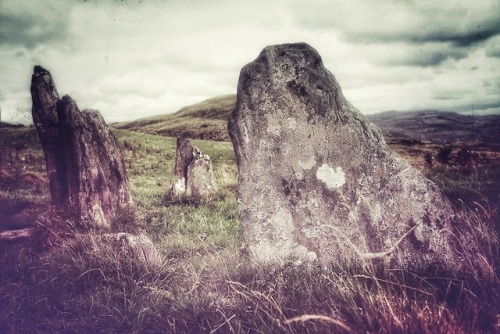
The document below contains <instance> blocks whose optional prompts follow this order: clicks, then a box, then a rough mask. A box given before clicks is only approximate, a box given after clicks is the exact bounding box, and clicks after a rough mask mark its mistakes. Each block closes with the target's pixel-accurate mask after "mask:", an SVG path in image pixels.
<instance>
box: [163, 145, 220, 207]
mask: <svg viewBox="0 0 500 334" xmlns="http://www.w3.org/2000/svg"><path fill="white" fill-rule="evenodd" d="M216 190H217V186H216V183H215V178H214V175H213V168H212V162H211V161H210V157H209V156H208V155H206V154H202V153H201V151H200V150H199V149H198V148H197V147H196V146H193V145H192V144H191V141H190V140H189V139H187V138H185V137H179V138H177V149H176V159H175V166H174V178H173V181H172V185H171V186H170V189H169V194H170V196H175V197H194V198H200V197H205V196H209V195H211V194H213V193H215V192H216Z"/></svg>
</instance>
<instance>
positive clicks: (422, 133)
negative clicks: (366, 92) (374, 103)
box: [367, 110, 500, 144]
mask: <svg viewBox="0 0 500 334" xmlns="http://www.w3.org/2000/svg"><path fill="white" fill-rule="evenodd" d="M367 118H368V119H369V120H370V121H371V122H372V123H374V124H376V125H377V126H378V127H379V128H380V129H381V130H382V132H383V133H384V135H385V136H388V137H401V138H408V139H414V140H420V141H428V142H433V143H454V142H486V143H496V144H500V115H486V116H475V115H461V114H458V113H455V112H445V111H438V110H423V111H412V112H397V111H389V112H382V113H378V114H374V115H367Z"/></svg>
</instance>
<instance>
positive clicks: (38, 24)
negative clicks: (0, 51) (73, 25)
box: [0, 0, 70, 49]
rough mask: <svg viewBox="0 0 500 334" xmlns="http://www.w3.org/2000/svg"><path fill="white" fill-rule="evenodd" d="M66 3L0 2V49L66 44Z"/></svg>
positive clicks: (68, 11)
mask: <svg viewBox="0 0 500 334" xmlns="http://www.w3.org/2000/svg"><path fill="white" fill-rule="evenodd" d="M68 4H69V3H65V2H57V1H43V2H42V1H30V2H25V1H12V0H2V1H1V2H0V7H1V11H0V45H2V44H7V45H13V46H23V47H26V48H28V49H33V48H35V47H37V46H39V45H44V44H46V43H52V42H59V41H63V40H67V39H68V38H69V35H68V26H69V20H70V6H69V5H68Z"/></svg>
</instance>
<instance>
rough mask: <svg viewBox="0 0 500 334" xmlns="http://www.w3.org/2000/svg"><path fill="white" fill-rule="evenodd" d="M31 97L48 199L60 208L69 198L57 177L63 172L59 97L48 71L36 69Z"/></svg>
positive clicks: (38, 67) (63, 185)
mask: <svg viewBox="0 0 500 334" xmlns="http://www.w3.org/2000/svg"><path fill="white" fill-rule="evenodd" d="M31 96H32V99H33V107H32V109H31V110H32V115H33V123H34V124H35V127H36V130H37V132H38V136H39V137H40V142H41V143H42V147H43V151H44V153H45V165H46V169H47V176H48V179H49V186H50V195H51V199H52V202H53V203H54V204H62V203H63V202H64V201H65V198H67V196H68V194H67V187H66V185H65V184H64V183H62V182H63V181H64V180H63V179H61V178H60V177H58V171H60V172H62V171H63V170H64V168H65V167H64V156H63V154H62V142H61V137H60V130H59V119H58V117H57V111H56V103H57V101H58V100H59V94H58V93H57V90H56V86H55V84H54V81H53V80H52V76H51V75H50V73H49V71H47V70H46V69H44V68H43V67H41V66H38V65H37V66H35V70H34V72H33V77H32V79H31ZM60 172H59V173H60Z"/></svg>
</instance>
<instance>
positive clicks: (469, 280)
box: [0, 128, 500, 333]
mask: <svg viewBox="0 0 500 334" xmlns="http://www.w3.org/2000/svg"><path fill="white" fill-rule="evenodd" d="M113 131H114V133H115V135H116V137H117V139H118V141H119V143H120V146H121V147H122V152H123V154H124V157H125V161H126V166H127V170H128V175H129V179H130V182H131V185H132V192H133V197H134V201H135V208H133V209H128V210H123V211H122V212H120V213H119V214H118V216H117V217H116V219H115V221H114V222H113V230H116V231H130V232H137V231H139V230H140V231H144V232H145V233H146V234H147V235H148V236H150V238H151V239H152V240H153V241H154V243H155V245H156V247H157V248H158V250H159V251H160V253H161V255H162V257H163V262H164V265H163V267H162V268H160V269H158V268H154V267H151V266H149V265H147V264H143V263H140V262H138V261H135V260H134V258H132V257H129V256H124V255H123V254H122V253H120V252H118V251H116V250H115V249H112V248H111V247H108V248H105V251H104V252H99V253H96V252H95V250H94V249H93V248H92V246H91V243H89V238H90V239H92V238H93V237H94V236H97V235H98V234H99V233H101V232H98V231H90V232H89V231H85V232H82V231H81V230H79V229H78V228H77V227H75V225H76V224H74V222H72V221H71V219H68V218H66V217H64V216H60V221H57V222H56V224H55V225H51V228H52V227H57V226H58V224H59V225H60V226H61V228H62V229H64V231H65V233H66V235H67V236H69V237H66V238H64V239H57V238H56V239H51V240H55V241H54V244H53V245H52V247H51V249H52V250H51V251H50V252H47V247H45V246H46V245H41V246H39V247H35V246H33V245H31V244H23V243H4V244H0V252H1V254H0V268H1V273H0V333H494V332H498V331H500V309H499V306H498V300H499V299H500V288H499V284H498V283H499V281H498V279H497V278H496V277H495V278H494V280H493V281H491V280H484V279H482V278H480V277H459V276H456V275H454V274H452V273H446V272H440V273H437V272H426V273H424V272H421V273H411V272H405V271H401V270H389V269H387V268H383V267H377V266H367V267H366V268H343V267H339V266H337V265H335V264H332V265H331V266H330V267H327V268H323V267H316V266H304V267H300V266H298V267H297V266H287V267H283V268H273V267H262V266H253V265H251V264H250V263H248V261H246V260H245V258H244V257H242V256H241V255H240V247H241V245H242V238H241V232H242V231H241V226H240V223H239V221H238V217H237V212H236V196H235V192H236V188H237V182H236V165H235V160H234V153H233V149H232V145H231V143H229V142H215V141H193V142H194V144H195V145H196V146H198V147H199V148H200V149H201V151H202V152H203V153H206V154H209V155H210V157H211V159H212V161H213V164H214V172H215V175H216V179H217V183H218V188H219V190H218V192H217V194H215V195H214V196H213V197H212V198H207V199H204V200H200V201H195V202H194V201H172V200H171V199H169V198H167V197H166V196H165V194H166V192H167V189H168V186H169V183H170V180H171V177H172V170H173V161H174V158H175V139H173V138H169V137H162V136H157V135H146V134H140V133H136V132H132V131H128V130H113ZM31 133H32V130H30V129H29V128H21V129H8V130H2V135H1V136H0V145H1V146H0V147H2V151H1V152H0V159H1V160H0V171H1V175H0V177H1V178H0V180H1V182H0V222H1V223H0V232H1V231H4V230H7V229H14V228H23V227H29V226H37V224H39V223H40V222H41V221H42V222H46V221H47V220H50V219H52V220H54V219H55V218H54V217H57V215H55V214H54V212H53V209H51V208H49V206H48V203H49V197H48V195H47V194H48V185H47V181H46V179H45V175H44V159H43V154H42V152H41V149H40V146H39V144H38V141H37V139H36V136H35V137H33V136H32V135H31ZM399 149H400V150H406V151H405V152H407V155H406V157H407V158H408V159H409V160H410V161H412V163H415V164H416V165H418V166H419V168H421V169H422V170H424V171H425V172H426V173H427V174H428V175H429V176H431V177H433V179H434V180H435V181H436V182H437V183H438V184H440V185H441V186H442V187H444V190H445V191H446V192H447V193H448V194H449V195H451V196H455V198H453V199H454V201H455V203H463V204H464V205H463V206H462V207H460V210H462V212H463V214H464V215H466V217H467V219H468V222H469V223H470V225H471V227H472V229H473V231H474V233H475V236H476V238H477V239H478V240H479V241H480V244H481V246H482V248H483V250H484V251H485V253H486V254H489V256H490V261H491V262H492V266H493V267H494V268H495V269H496V270H498V268H499V263H500V262H499V259H498V255H499V252H498V245H499V244H498V234H497V231H496V230H495V225H494V219H495V215H496V207H495V203H493V202H492V201H491V200H490V199H489V198H490V197H488V196H490V195H488V194H485V195H483V193H482V192H484V191H486V190H485V189H487V191H486V192H488V191H490V190H491V189H494V187H496V185H498V182H499V181H498V179H497V178H498V174H495V173H497V172H496V171H498V168H497V167H498V165H497V164H496V160H494V159H493V160H492V159H490V160H489V161H485V162H481V163H477V164H475V165H474V166H475V171H474V170H472V172H471V171H469V170H468V169H467V168H465V167H464V168H460V166H458V165H447V164H440V163H437V162H434V163H433V165H432V166H430V165H429V166H427V167H426V166H425V165H424V164H422V161H423V153H425V152H433V153H434V155H436V154H437V150H438V149H439V148H438V147H433V146H423V147H409V148H405V147H404V145H403V146H400V147H399ZM409 149H412V151H409ZM457 152H459V151H458V150H455V151H454V153H453V154H454V155H453V154H452V156H451V157H452V158H453V157H454V156H457V155H456V154H457ZM450 159H451V158H450ZM464 166H465V165H464ZM457 189H458V190H457ZM497 189H498V188H497ZM464 194H465V195H464ZM471 194H479V195H478V196H477V197H474V196H472V195H471ZM481 198H483V199H485V200H484V201H483V202H481V201H480V199H481ZM467 201H470V202H467ZM49 232H50V231H49ZM49 232H47V231H45V233H49ZM44 235H45V234H44ZM44 235H41V236H40V238H42V237H43V236H44Z"/></svg>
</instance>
